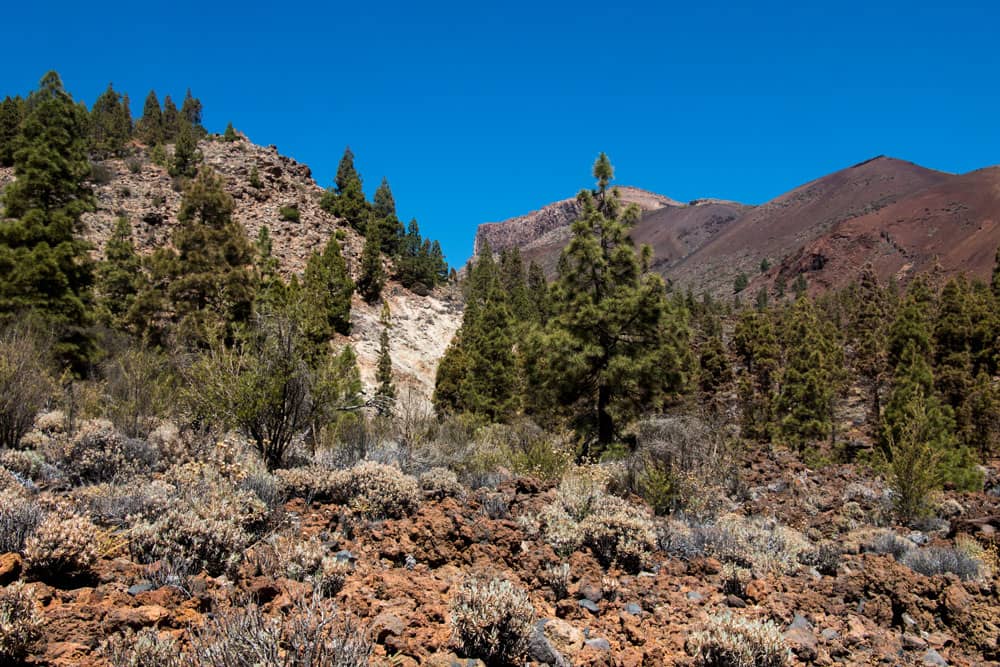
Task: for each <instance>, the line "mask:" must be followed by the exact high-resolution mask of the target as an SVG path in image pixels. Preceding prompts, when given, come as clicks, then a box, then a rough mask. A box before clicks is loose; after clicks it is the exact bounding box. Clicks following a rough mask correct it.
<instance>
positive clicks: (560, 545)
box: [538, 503, 583, 557]
mask: <svg viewBox="0 0 1000 667" xmlns="http://www.w3.org/2000/svg"><path fill="white" fill-rule="evenodd" d="M538 521H539V523H540V524H541V525H540V529H541V532H542V534H543V535H544V536H545V542H546V543H547V544H548V545H549V546H550V547H552V549H553V551H555V552H556V554H558V555H560V556H564V557H565V556H569V555H570V554H571V553H573V552H574V551H576V550H577V549H579V548H580V545H581V544H582V543H583V535H582V534H581V533H580V525H579V524H578V523H577V522H576V521H574V520H573V517H571V516H570V515H569V513H568V512H567V511H566V510H565V509H564V508H563V506H562V505H561V504H560V503H552V504H550V505H547V506H545V507H544V508H543V509H542V511H541V513H540V514H539V515H538Z"/></svg>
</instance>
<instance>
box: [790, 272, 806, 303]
mask: <svg viewBox="0 0 1000 667" xmlns="http://www.w3.org/2000/svg"><path fill="white" fill-rule="evenodd" d="M808 289H809V283H808V282H807V281H806V276H805V274H804V273H800V274H799V275H797V276H796V277H795V282H793V283H792V293H793V294H795V298H796V299H798V298H799V297H801V296H805V293H806V291H808Z"/></svg>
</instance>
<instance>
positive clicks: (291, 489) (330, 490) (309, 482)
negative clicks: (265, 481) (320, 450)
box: [274, 466, 339, 502]
mask: <svg viewBox="0 0 1000 667" xmlns="http://www.w3.org/2000/svg"><path fill="white" fill-rule="evenodd" d="M274 476H275V477H276V478H277V479H278V480H279V481H280V482H281V484H282V485H283V486H284V488H285V491H286V493H287V494H288V496H289V497H290V498H304V499H305V500H306V501H310V502H311V501H313V500H317V501H320V502H330V501H332V500H333V499H334V498H335V497H339V492H338V491H337V489H335V487H334V485H335V483H336V482H337V481H338V479H337V478H336V476H335V474H334V471H333V470H328V469H327V468H323V467H320V466H309V467H306V468H289V469H287V470H284V469H283V470H275V471H274Z"/></svg>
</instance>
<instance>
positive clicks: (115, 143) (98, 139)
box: [90, 84, 132, 157]
mask: <svg viewBox="0 0 1000 667" xmlns="http://www.w3.org/2000/svg"><path fill="white" fill-rule="evenodd" d="M131 136H132V118H131V116H130V114H129V111H128V108H127V106H126V104H125V103H124V102H123V100H122V96H121V95H120V94H118V93H117V92H115V89H114V88H113V87H112V86H111V84H108V89H107V90H105V91H104V92H103V93H101V95H100V96H99V97H98V98H97V99H96V100H95V101H94V106H93V107H92V108H91V110H90V145H91V148H92V149H93V151H94V152H95V153H97V155H99V156H101V157H109V156H113V155H121V154H122V151H123V150H124V149H125V145H126V144H127V143H128V141H129V139H130V138H131Z"/></svg>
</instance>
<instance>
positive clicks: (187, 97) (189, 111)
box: [181, 88, 205, 138]
mask: <svg viewBox="0 0 1000 667" xmlns="http://www.w3.org/2000/svg"><path fill="white" fill-rule="evenodd" d="M181 118H183V119H184V121H186V122H187V124H188V125H190V126H191V129H192V130H194V134H195V137H198V138H200V137H203V136H205V128H204V127H202V126H201V100H199V99H198V98H197V97H194V96H192V95H191V89H190V88H188V89H187V92H186V93H185V94H184V104H182V105H181Z"/></svg>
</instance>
